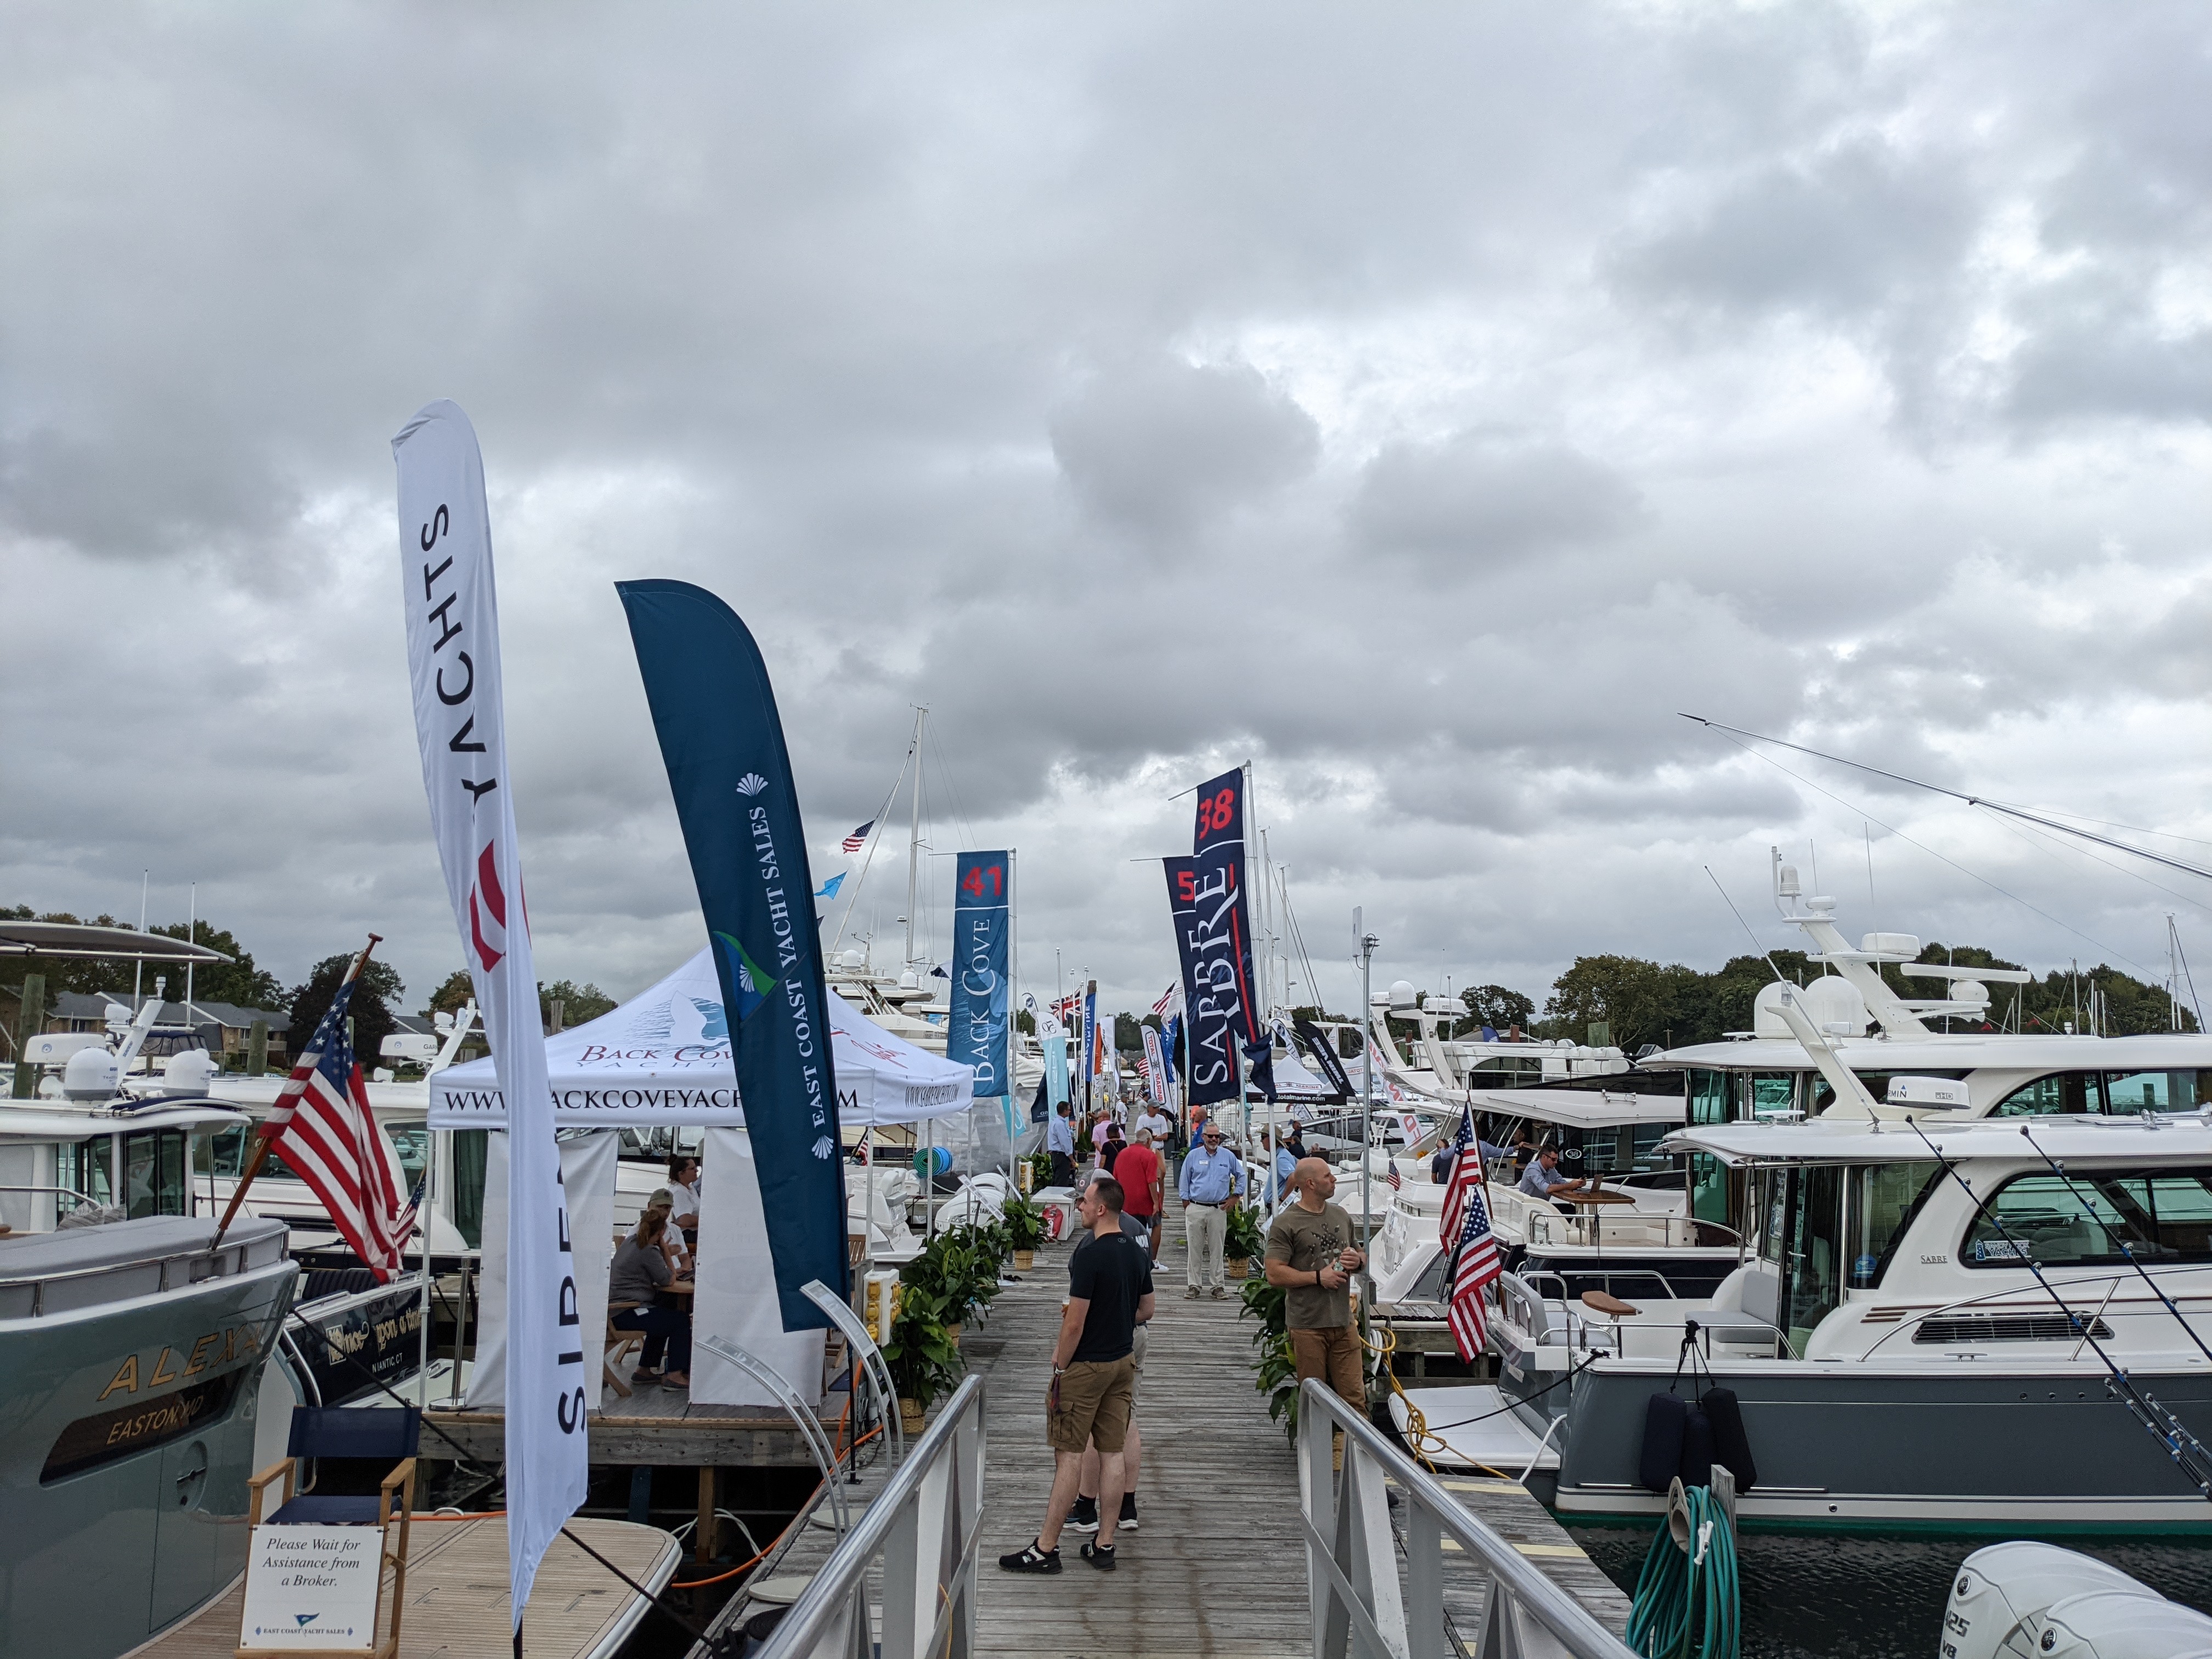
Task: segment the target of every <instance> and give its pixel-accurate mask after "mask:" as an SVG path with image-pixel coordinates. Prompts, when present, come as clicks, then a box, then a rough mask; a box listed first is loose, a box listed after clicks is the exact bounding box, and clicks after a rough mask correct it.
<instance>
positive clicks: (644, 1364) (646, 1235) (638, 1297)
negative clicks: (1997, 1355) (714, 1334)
mask: <svg viewBox="0 0 2212 1659" xmlns="http://www.w3.org/2000/svg"><path fill="white" fill-rule="evenodd" d="M667 1235H668V1219H667V1212H665V1211H664V1210H658V1209H653V1210H647V1212H645V1213H644V1214H643V1215H641V1216H640V1217H639V1218H638V1222H637V1231H635V1232H634V1233H632V1234H631V1235H630V1236H629V1237H628V1238H625V1239H624V1240H623V1242H622V1243H621V1245H620V1246H619V1247H618V1248H617V1249H616V1251H615V1261H614V1266H613V1267H612V1268H611V1269H610V1270H609V1272H608V1274H607V1300H608V1302H609V1303H610V1304H621V1303H624V1302H635V1303H641V1304H644V1305H643V1306H641V1307H635V1308H631V1309H629V1310H626V1311H624V1312H622V1313H618V1314H617V1315H615V1316H614V1317H613V1319H612V1320H611V1323H612V1324H613V1326H614V1328H616V1329H617V1330H618V1331H643V1332H644V1333H645V1352H644V1353H643V1354H641V1355H640V1356H639V1358H638V1366H637V1370H636V1371H635V1373H634V1374H633V1375H632V1376H631V1377H630V1381H631V1382H633V1383H660V1382H666V1383H671V1384H673V1385H674V1386H675V1387H677V1388H679V1389H688V1388H690V1386H691V1316H690V1314H688V1313H685V1312H684V1310H682V1309H680V1308H662V1307H655V1306H654V1305H653V1297H654V1296H655V1295H657V1294H658V1293H659V1291H660V1289H661V1287H662V1286H663V1285H672V1284H674V1283H675V1282H676V1249H675V1246H674V1244H673V1243H672V1242H671V1240H670V1239H669V1237H668V1236H667ZM664 1358H665V1361H666V1368H665V1370H664V1369H663V1364H662V1362H663V1360H664Z"/></svg>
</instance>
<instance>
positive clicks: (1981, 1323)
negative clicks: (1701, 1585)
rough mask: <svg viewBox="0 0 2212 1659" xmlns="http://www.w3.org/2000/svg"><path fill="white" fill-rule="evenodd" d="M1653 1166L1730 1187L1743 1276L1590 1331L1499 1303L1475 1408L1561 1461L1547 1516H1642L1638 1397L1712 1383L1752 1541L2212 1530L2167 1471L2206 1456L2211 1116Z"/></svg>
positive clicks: (1947, 1133) (1745, 1151)
mask: <svg viewBox="0 0 2212 1659" xmlns="http://www.w3.org/2000/svg"><path fill="white" fill-rule="evenodd" d="M1913 1092H1915V1090H1914V1088H1913V1087H1912V1086H1911V1085H1905V1086H1904V1087H1902V1088H1899V1089H1895V1090H1893V1096H1895V1095H1910V1094H1911V1093H1913ZM1922 1092H1925V1090H1924V1089H1923V1091H1922ZM1923 1132H1924V1133H1923ZM1675 1150H1680V1151H1687V1152H1692V1153H1694V1154H1697V1155H1699V1156H1702V1157H1706V1158H1712V1159H1714V1160H1717V1162H1718V1163H1719V1164H1721V1165H1722V1166H1723V1167H1724V1168H1726V1169H1727V1170H1729V1171H1731V1172H1733V1173H1735V1174H1736V1175H1738V1176H1741V1178H1742V1181H1743V1184H1744V1187H1745V1189H1746V1191H1747V1194H1748V1197H1747V1211H1748V1214H1747V1222H1748V1225H1747V1229H1746V1231H1747V1233H1748V1234H1749V1238H1748V1241H1747V1248H1746V1251H1745V1255H1744V1258H1743V1261H1742V1264H1741V1267H1738V1268H1737V1269H1736V1270H1735V1272H1734V1273H1731V1274H1730V1275H1729V1278H1728V1279H1726V1280H1725V1281H1724V1282H1723V1284H1722V1285H1721V1286H1720V1288H1719V1290H1718V1291H1717V1293H1716V1294H1715V1295H1714V1296H1712V1297H1710V1298H1699V1299H1696V1300H1690V1301H1680V1300H1678V1301H1675V1302H1671V1303H1664V1302H1655V1303H1654V1304H1652V1305H1650V1307H1638V1306H1634V1305H1632V1306H1631V1307H1630V1308H1629V1309H1628V1310H1626V1311H1621V1310H1613V1311H1601V1310H1599V1309H1597V1308H1595V1307H1592V1306H1590V1305H1588V1304H1585V1303H1566V1302H1563V1301H1560V1300H1558V1299H1555V1298H1551V1297H1545V1296H1542V1295H1540V1294H1538V1293H1537V1292H1536V1291H1534V1290H1533V1289H1532V1288H1531V1287H1530V1286H1529V1285H1528V1284H1527V1283H1525V1282H1524V1281H1522V1280H1521V1279H1518V1278H1517V1277H1513V1276H1509V1278H1508V1279H1507V1280H1506V1281H1505V1282H1504V1285H1502V1287H1501V1288H1502V1291H1503V1294H1502V1296H1501V1309H1500V1313H1499V1316H1498V1319H1497V1320H1496V1322H1494V1324H1493V1326H1492V1338H1493V1340H1494V1341H1495V1342H1496V1344H1497V1345H1498V1348H1499V1351H1500V1353H1501V1356H1502V1362H1503V1363H1502V1369H1501V1375H1500V1377H1499V1388H1500V1389H1501V1390H1502V1391H1503V1395H1504V1400H1505V1401H1506V1402H1507V1403H1508V1405H1510V1407H1512V1408H1513V1410H1514V1412H1515V1413H1516V1416H1517V1417H1518V1419H1520V1421H1521V1423H1522V1425H1524V1427H1525V1428H1526V1429H1527V1430H1528V1433H1529V1435H1530V1437H1532V1438H1534V1437H1539V1436H1541V1437H1546V1438H1547V1439H1548V1441H1549V1443H1550V1445H1551V1446H1552V1447H1553V1449H1556V1451H1557V1462H1558V1468H1557V1472H1556V1475H1555V1476H1548V1477H1545V1478H1544V1484H1545V1485H1546V1486H1547V1487H1548V1488H1549V1489H1548V1490H1545V1491H1542V1492H1540V1493H1539V1495H1540V1496H1541V1497H1543V1498H1545V1500H1546V1501H1547V1502H1548V1503H1550V1504H1553V1506H1554V1507H1555V1508H1557V1509H1558V1510H1559V1511H1561V1512H1562V1513H1565V1514H1571V1515H1582V1516H1593V1517H1595V1516H1630V1515H1637V1516H1641V1515H1649V1514H1652V1513H1656V1511H1657V1510H1659V1509H1660V1508H1661V1507H1662V1504H1663V1503H1664V1498H1663V1496H1662V1494H1661V1493H1658V1492H1653V1491H1651V1490H1650V1489H1648V1488H1647V1487H1646V1486H1644V1484H1643V1474H1644V1471H1643V1469H1642V1468H1641V1460H1642V1456H1643V1452H1644V1432H1645V1419H1646V1413H1647V1411H1648V1410H1649V1409H1650V1407H1649V1402H1650V1398H1651V1396H1652V1395H1654V1394H1655V1393H1666V1392H1668V1391H1670V1390H1672V1391H1676V1392H1680V1393H1682V1394H1684V1395H1689V1396H1694V1395H1697V1394H1698V1393H1699V1392H1700V1391H1702V1390H1703V1389H1705V1388H1706V1387H1707V1386H1708V1377H1710V1381H1711V1383H1716V1384H1717V1385H1719V1386H1721V1387H1723V1388H1725V1389H1730V1390H1733V1391H1734V1393H1735V1396H1736V1399H1737V1401H1738V1403H1739V1407H1740V1409H1741V1418H1742V1424H1743V1427H1744V1430H1745V1431H1746V1435H1747V1439H1748V1443H1749V1446H1750V1449H1751V1453H1752V1456H1753V1461H1754V1462H1755V1464H1756V1470H1757V1479H1756V1482H1755V1483H1754V1484H1753V1485H1752V1486H1751V1487H1750V1489H1749V1490H1747V1491H1746V1492H1742V1493H1741V1497H1740V1499H1739V1512H1740V1514H1741V1516H1742V1518H1743V1519H1744V1521H1745V1522H1747V1523H1749V1524H1753V1525H1760V1524H1768V1525H1790V1526H1800V1527H1807V1526H1809V1527H1814V1528H1826V1529H1837V1528H1851V1527H1878V1528H1894V1527H1899V1526H1908V1527H1915V1528H1936V1529H1942V1530H1947V1531H1959V1532H1974V1531H1979V1530H2004V1531H2008V1532H2017V1531H2020V1530H2023V1529H2043V1530H2050V1531H2062V1532H2070V1531H2097V1530H2118V1531H2144V1530H2156V1529H2160V1528H2191V1529H2192V1530H2193V1529H2201V1528H2203V1525H2204V1524H2205V1522H2206V1520H2207V1519H2208V1517H2212V1501H2208V1496H2207V1492H2206V1491H2205V1490H2204V1489H2203V1488H2201V1487H2200V1486H2199V1484H2198V1477H2199V1476H2200V1475H2203V1476H2205V1477H2206V1478H2208V1479H2212V1471H2208V1470H2204V1469H2201V1468H2197V1462H2193V1461H2192V1458H2193V1459H2195V1460H2197V1461H2201V1459H2202V1456H2203V1454H2202V1449H2201V1448H2199V1449H2197V1451H2196V1452H2195V1453H2194V1454H2190V1453H2188V1452H2187V1451H2186V1448H2187V1447H2188V1446H2191V1445H2193V1444H2194V1439H2193V1438H2192V1437H2212V1352H2208V1349H2207V1346H2206V1333H2207V1331H2208V1330H2212V1312H2208V1310H2212V1113H2206V1112H2197V1113H2188V1114H2177V1115H2143V1116H2141V1117H2138V1118H2135V1119H2113V1118H2102V1119H2099V1118H2081V1117H2075V1118H2059V1119H2049V1118H2040V1119H2036V1120H2033V1121H2026V1122H2023V1121H2015V1120H2010V1119H1999V1118H1982V1119H1978V1120H1972V1121H1964V1122H1951V1121H1940V1122H1939V1121H1929V1120H1928V1118H1927V1117H1926V1116H1924V1115H1923V1118H1922V1119H1921V1121H1919V1122H1918V1123H1917V1126H1916V1123H1915V1122H1913V1121H1907V1118H1906V1114H1905V1112H1904V1111H1899V1110H1895V1109H1883V1110H1881V1111H1880V1112H1878V1113H1875V1114H1873V1115H1863V1116H1861V1117H1859V1118H1857V1119H1856V1120H1853V1121H1821V1122H1817V1123H1810V1124H1780V1123H1771V1124H1770V1123H1732V1124H1723V1125H1713V1126H1692V1127H1688V1128H1686V1129H1683V1130H1681V1131H1680V1132H1679V1133H1676V1134H1674V1135H1673V1136H1670V1137H1669V1139H1668V1141H1667V1142H1666V1143H1664V1144H1663V1145H1662V1151H1675ZM1692 1325H1694V1327H1695V1331H1694V1337H1693V1338H1692ZM1686 1340H1692V1341H1693V1346H1694V1351H1695V1358H1694V1360H1693V1361H1692V1362H1691V1363H1687V1364H1686V1363H1685V1343H1686ZM1431 1414H1432V1415H1434V1413H1431ZM2169 1440H2171V1441H2172V1443H2174V1444H2178V1445H2180V1446H2182V1447H2183V1448H2184V1453H2183V1455H2179V1457H2178V1456H2177V1455H2175V1453H2174V1452H2173V1451H2172V1449H2170V1446H2169V1443H2168V1442H2169Z"/></svg>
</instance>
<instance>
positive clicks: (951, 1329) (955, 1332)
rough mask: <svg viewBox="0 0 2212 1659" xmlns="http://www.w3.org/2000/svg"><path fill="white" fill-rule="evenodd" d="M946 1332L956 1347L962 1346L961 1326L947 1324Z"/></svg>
mask: <svg viewBox="0 0 2212 1659" xmlns="http://www.w3.org/2000/svg"><path fill="white" fill-rule="evenodd" d="M945 1336H946V1337H947V1338H949V1339H950V1340H951V1343H952V1346H954V1347H956V1348H957V1347H958V1346H960V1328H959V1327H958V1326H957V1325H947V1326H946V1327H945Z"/></svg>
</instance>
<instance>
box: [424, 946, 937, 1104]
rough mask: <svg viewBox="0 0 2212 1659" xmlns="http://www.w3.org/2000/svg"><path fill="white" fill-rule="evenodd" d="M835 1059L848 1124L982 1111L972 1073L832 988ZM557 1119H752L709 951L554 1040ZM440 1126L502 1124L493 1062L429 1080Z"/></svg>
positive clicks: (549, 1061)
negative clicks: (741, 1091) (746, 1107)
mask: <svg viewBox="0 0 2212 1659" xmlns="http://www.w3.org/2000/svg"><path fill="white" fill-rule="evenodd" d="M828 1000H829V1037H830V1043H829V1053H830V1061H831V1065H832V1066H833V1068H834V1069H835V1071H836V1078H837V1120H838V1122H839V1123H840V1124H841V1125H842V1127H846V1128H848V1129H850V1128H858V1127H860V1126H861V1125H862V1124H868V1123H913V1122H916V1121H920V1120H921V1119H924V1118H935V1117H946V1116H950V1115H951V1114H953V1113H955V1112H964V1111H967V1110H969V1109H970V1108H972V1107H973V1106H974V1105H975V1070H974V1068H973V1067H971V1066H963V1065H962V1064H961V1063H960V1062H959V1061H957V1060H947V1059H945V1056H944V1055H942V1054H931V1053H929V1052H928V1051H927V1049H923V1048H916V1047H915V1045H914V1044H912V1043H911V1042H907V1041H906V1040H905V1039H904V1038H903V1037H900V1036H894V1035H892V1034H891V1033H890V1032H889V1031H886V1030H884V1028H883V1027H882V1026H880V1025H878V1024H876V1023H875V1022H874V1021H873V1020H872V1019H870V1018H868V1017H867V1016H866V1015H865V1014H863V1013H862V1012H860V1010H859V1009H857V1008H855V1007H854V1006H852V1004H850V1003H848V1002H847V1001H846V1000H844V999H843V998H842V997H841V996H838V995H837V994H836V993H835V992H832V993H831V994H830V995H829V999H828ZM545 1071H546V1075H547V1080H548V1081H549V1082H550V1084H551V1085H552V1089H553V1118H554V1121H555V1122H556V1123H559V1124H561V1125H563V1126H564V1127H580V1126H584V1125H606V1126H619V1125H624V1124H647V1123H713V1124H726V1125H737V1124H741V1123H743V1122H744V1104H743V1103H742V1102H741V1101H740V1100H739V1099H738V1079H737V1072H736V1068H735V1066H734V1063H733V1062H732V1059H731V1054H730V1034H729V1020H728V1018H727V1017H726V1015H725V1013H724V1012H723V1009H722V983H721V981H720V979H719V978H718V977H716V975H715V972H714V957H712V956H711V955H710V954H708V952H707V951H700V952H699V954H698V955H697V956H696V957H692V958H691V960H690V961H689V962H687V963H684V965H683V966H682V967H681V968H678V969H677V970H676V971H675V972H674V973H672V974H671V975H669V976H668V977H667V978H665V979H664V980H662V981H660V982H659V984H658V985H655V986H654V987H652V989H650V990H648V991H645V992H642V993H641V994H638V995H637V996H635V997H633V998H631V999H630V1000H629V1001H628V1002H625V1003H623V1005H622V1006H620V1007H619V1008H617V1009H614V1010H613V1011H612V1012H608V1013H605V1014H601V1015H600V1016H599V1018H597V1019H594V1020H591V1021H589V1022H587V1023H586V1024H582V1025H578V1026H575V1027H574V1028H572V1029H571V1030H566V1031H561V1032H557V1033H556V1034H555V1035H554V1036H550V1037H548V1038H546V1039H545ZM429 1096H430V1123H431V1126H432V1127H434V1128H440V1129H469V1128H496V1127H500V1126H501V1124H503V1123H505V1122H506V1121H507V1102H506V1099H505V1097H503V1096H502V1095H501V1093H500V1086H499V1073H497V1071H496V1070H495V1069H494V1067H493V1065H492V1062H491V1060H490V1059H489V1057H487V1058H485V1059H483V1060H471V1061H470V1062H469V1063H468V1064H467V1065H465V1066H451V1067H449V1068H447V1070H445V1071H442V1072H441V1073H438V1074H437V1075H436V1076H435V1077H434V1078H432V1079H430V1090H429Z"/></svg>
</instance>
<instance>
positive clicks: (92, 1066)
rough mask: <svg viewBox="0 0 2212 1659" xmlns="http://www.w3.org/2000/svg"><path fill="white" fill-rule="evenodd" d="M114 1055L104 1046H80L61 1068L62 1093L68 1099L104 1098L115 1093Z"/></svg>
mask: <svg viewBox="0 0 2212 1659" xmlns="http://www.w3.org/2000/svg"><path fill="white" fill-rule="evenodd" d="M115 1077H116V1072H115V1056H114V1054H112V1053H111V1052H110V1051H109V1050H107V1049H106V1048H80V1049H78V1050H77V1051H76V1053H75V1054H71V1055H70V1057H69V1064H68V1065H67V1066H64V1068H63V1070H62V1093H63V1095H64V1097H67V1098H69V1099H70V1100H106V1099H108V1098H110V1097H112V1096H113V1094H114V1093H115Z"/></svg>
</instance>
